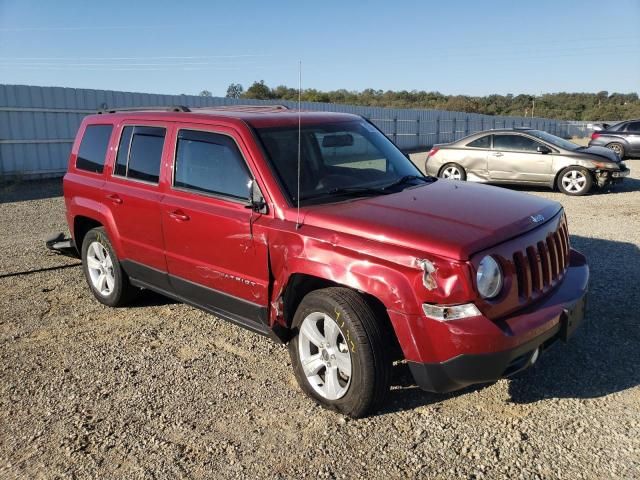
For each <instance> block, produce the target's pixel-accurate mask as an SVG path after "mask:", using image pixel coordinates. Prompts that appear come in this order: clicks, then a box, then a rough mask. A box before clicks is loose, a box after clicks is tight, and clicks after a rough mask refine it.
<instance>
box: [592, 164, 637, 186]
mask: <svg viewBox="0 0 640 480" xmlns="http://www.w3.org/2000/svg"><path fill="white" fill-rule="evenodd" d="M630 173H631V170H629V169H628V168H626V167H625V168H622V169H620V170H596V172H595V180H596V183H597V184H598V186H599V187H604V186H606V185H609V184H612V183H620V182H622V181H623V180H624V179H625V177H628V176H629V174H630Z"/></svg>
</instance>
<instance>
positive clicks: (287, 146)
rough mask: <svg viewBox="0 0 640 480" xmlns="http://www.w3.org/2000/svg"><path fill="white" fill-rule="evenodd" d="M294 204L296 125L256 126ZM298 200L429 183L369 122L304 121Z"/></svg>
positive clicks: (336, 197) (323, 199)
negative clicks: (307, 124) (317, 123)
mask: <svg viewBox="0 0 640 480" xmlns="http://www.w3.org/2000/svg"><path fill="white" fill-rule="evenodd" d="M256 130H257V133H258V136H259V137H260V140H261V141H262V144H263V145H264V148H265V150H266V152H267V154H268V156H269V158H270V160H271V164H272V165H273V168H274V170H275V172H276V174H277V175H278V177H279V178H280V180H281V182H282V185H283V187H284V189H285V190H286V194H287V195H288V196H289V198H290V199H291V201H292V203H293V204H295V203H296V202H297V200H298V199H297V190H298V174H297V172H298V127H297V126H295V127H290V126H288V127H277V128H259V129H256ZM300 152H301V159H300V202H301V203H310V202H312V201H313V202H314V203H322V202H328V201H336V200H344V196H343V195H345V194H351V195H353V196H356V195H363V194H372V195H375V194H384V193H393V192H395V191H399V190H401V189H403V188H407V187H410V186H413V185H418V184H423V183H425V181H424V178H423V175H422V173H421V172H420V170H418V168H417V167H416V166H415V165H414V164H413V163H412V162H411V161H410V160H409V159H408V158H407V157H405V156H404V154H403V153H402V152H401V151H400V150H398V148H397V147H396V146H395V145H394V144H393V143H391V142H390V141H389V140H388V139H387V137H385V136H384V135H383V134H382V133H380V131H378V130H377V129H376V128H375V127H373V126H372V125H370V124H369V123H367V122H365V121H364V120H362V121H358V120H356V121H349V122H339V123H330V124H319V125H310V126H303V127H302V130H301V136H300Z"/></svg>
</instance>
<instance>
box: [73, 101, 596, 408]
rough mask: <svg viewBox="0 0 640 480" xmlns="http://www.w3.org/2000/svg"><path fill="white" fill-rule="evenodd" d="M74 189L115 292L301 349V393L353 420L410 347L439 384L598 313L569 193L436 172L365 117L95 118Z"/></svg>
mask: <svg viewBox="0 0 640 480" xmlns="http://www.w3.org/2000/svg"><path fill="white" fill-rule="evenodd" d="M64 197H65V204H66V215H67V221H68V225H69V229H70V232H71V236H72V240H73V242H74V245H75V246H76V247H77V249H78V252H79V254H80V255H81V258H82V262H83V269H84V274H85V276H86V279H87V283H88V285H89V288H90V289H91V291H92V292H93V294H94V296H95V297H96V298H97V300H98V301H100V302H102V303H103V304H105V305H109V306H112V307H120V306H124V305H126V304H127V303H128V302H130V301H131V300H132V299H133V298H134V296H135V295H136V293H137V292H139V291H140V290H141V289H149V290H153V291H156V292H159V293H161V294H163V295H166V296H168V297H171V298H173V299H176V300H179V301H181V302H185V303H188V304H190V305H193V306H195V307H198V308H201V309H203V310H206V311H207V312H210V313H212V314H213V315H215V316H216V317H219V318H222V319H225V320H228V321H231V322H233V323H235V324H237V325H240V326H242V327H245V328H247V329H249V330H251V331H253V332H256V333H259V334H262V335H266V336H268V337H270V338H272V339H273V340H275V341H277V342H280V343H285V344H288V348H289V351H290V355H291V360H292V363H293V369H294V372H295V376H296V378H297V381H298V383H299V384H300V387H301V389H302V390H303V391H304V392H305V393H306V394H308V395H309V396H310V397H312V398H313V399H314V400H315V401H317V402H319V403H320V404H322V405H324V406H327V407H330V408H333V409H336V410H338V411H340V412H342V413H344V414H346V415H350V416H353V417H360V416H363V415H366V414H367V413H370V412H372V411H374V410H375V409H377V408H379V407H380V406H381V405H382V404H383V401H384V398H385V395H386V393H387V391H388V390H389V387H390V381H391V371H392V364H393V361H395V360H405V361H406V362H407V363H408V365H409V368H410V370H411V373H412V375H413V377H414V379H415V382H416V384H417V385H418V386H419V387H421V388H422V389H424V390H428V391H432V392H449V391H452V390H456V389H460V388H463V387H465V386H468V385H472V384H477V383H483V382H492V381H496V380H497V379H499V378H503V377H507V376H509V375H512V374H514V373H516V372H519V371H521V370H523V369H525V368H527V367H529V366H530V365H532V364H533V363H534V362H536V360H537V359H538V358H539V356H540V355H541V354H542V353H543V352H544V351H545V349H547V348H548V347H549V346H550V345H551V344H552V343H554V342H555V341H556V340H559V339H560V340H564V341H566V340H567V339H568V338H569V337H570V336H571V334H572V333H573V332H574V330H575V329H576V327H577V326H578V325H579V323H580V322H581V321H582V318H583V316H584V304H585V295H586V291H587V284H588V278H589V269H588V266H587V262H586V260H585V257H584V256H583V255H581V254H580V253H578V252H577V251H575V250H573V249H572V248H571V245H570V240H569V232H568V229H567V219H566V217H565V214H564V212H563V209H562V207H561V205H560V204H558V203H556V202H553V201H549V200H545V199H542V198H538V197H535V196H531V195H527V194H524V193H519V192H515V191H510V190H505V189H500V188H496V187H491V186H485V185H478V184H471V183H465V182H459V181H455V180H445V179H435V178H432V177H429V176H424V175H423V174H422V173H421V172H420V171H419V170H418V169H417V167H416V166H415V165H414V164H413V163H412V162H411V161H410V160H409V159H408V158H407V157H406V156H405V155H404V154H403V153H402V152H401V151H400V150H399V149H398V148H397V147H396V146H395V145H394V144H393V143H392V142H391V141H390V140H389V139H387V137H386V136H385V135H384V134H382V133H381V132H380V131H379V130H378V129H377V128H376V127H375V126H374V125H373V124H371V123H370V122H369V121H367V120H365V119H363V118H361V117H359V116H355V115H349V114H339V113H327V112H324V113H319V112H297V111H292V110H288V109H286V108H284V107H277V106H273V107H271V106H268V107H264V106H263V107H248V106H247V107H242V106H237V107H232V108H229V107H224V108H208V109H188V108H186V107H179V108H167V109H151V108H150V109H147V110H146V111H125V110H122V111H111V112H104V113H101V114H96V115H90V116H87V117H86V118H85V119H84V120H83V122H82V124H81V126H80V129H79V131H78V134H77V137H76V140H75V142H74V144H73V148H72V152H71V156H70V160H69V166H68V171H67V173H66V175H65V177H64Z"/></svg>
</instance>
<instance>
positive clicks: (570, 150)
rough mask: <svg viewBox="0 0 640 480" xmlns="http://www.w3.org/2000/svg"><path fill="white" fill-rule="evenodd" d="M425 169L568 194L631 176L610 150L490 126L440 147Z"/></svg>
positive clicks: (529, 131)
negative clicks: (551, 189) (547, 188)
mask: <svg viewBox="0 0 640 480" xmlns="http://www.w3.org/2000/svg"><path fill="white" fill-rule="evenodd" d="M425 171H426V173H427V174H428V175H432V176H434V177H441V178H449V179H453V180H467V181H472V182H483V183H493V184H522V185H537V186H547V187H550V188H556V187H557V188H558V189H559V190H560V191H561V192H563V193H566V194H567V195H585V194H586V193H588V192H589V191H590V190H591V188H592V187H593V186H594V185H597V186H598V187H605V186H608V185H611V184H614V183H617V182H621V181H622V180H623V179H624V177H626V176H627V175H629V169H628V168H627V167H626V165H625V164H624V162H622V161H621V159H620V157H618V156H617V155H616V154H615V152H613V151H612V150H609V149H608V148H603V147H581V146H579V145H576V144H575V143H572V142H569V141H567V140H564V139H562V138H560V137H556V136H555V135H551V134H549V133H547V132H543V131H540V130H532V129H503V130H489V131H484V132H478V133H474V134H473V135H470V136H468V137H465V138H462V139H460V140H458V141H456V142H453V143H448V144H442V145H435V146H434V147H433V148H432V149H431V151H430V152H429V154H428V155H427V160H426V162H425Z"/></svg>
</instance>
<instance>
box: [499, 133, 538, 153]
mask: <svg viewBox="0 0 640 480" xmlns="http://www.w3.org/2000/svg"><path fill="white" fill-rule="evenodd" d="M538 145H540V144H539V143H538V142H536V141H535V140H532V139H530V138H528V137H523V136H522V135H494V136H493V149H494V150H512V151H516V152H535V151H537V148H538Z"/></svg>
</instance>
